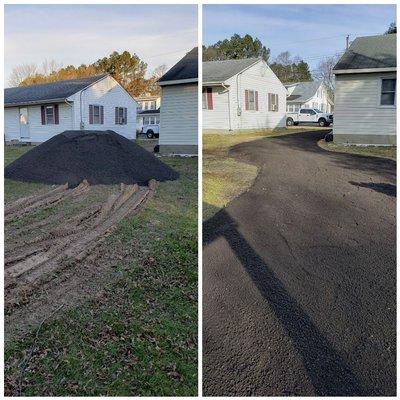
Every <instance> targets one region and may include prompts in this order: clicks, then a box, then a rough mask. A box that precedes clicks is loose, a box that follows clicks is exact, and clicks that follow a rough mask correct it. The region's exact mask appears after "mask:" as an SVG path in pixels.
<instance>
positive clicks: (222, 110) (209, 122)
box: [202, 86, 236, 129]
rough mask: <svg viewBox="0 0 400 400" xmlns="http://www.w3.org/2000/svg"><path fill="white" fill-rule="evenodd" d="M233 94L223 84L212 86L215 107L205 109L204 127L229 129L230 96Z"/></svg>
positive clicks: (203, 114) (203, 113)
mask: <svg viewBox="0 0 400 400" xmlns="http://www.w3.org/2000/svg"><path fill="white" fill-rule="evenodd" d="M231 95H232V94H231V93H228V91H227V90H226V89H225V88H223V87H222V86H218V87H213V88H212V98H213V109H212V110H205V109H203V112H202V119H203V129H229V97H230V96H231ZM235 110H236V108H235Z"/></svg>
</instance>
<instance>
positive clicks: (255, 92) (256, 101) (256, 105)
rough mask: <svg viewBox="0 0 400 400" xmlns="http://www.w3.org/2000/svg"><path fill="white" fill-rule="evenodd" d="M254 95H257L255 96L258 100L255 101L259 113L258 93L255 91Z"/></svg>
mask: <svg viewBox="0 0 400 400" xmlns="http://www.w3.org/2000/svg"><path fill="white" fill-rule="evenodd" d="M254 93H255V95H254V96H255V98H256V99H255V100H256V111H258V91H255V92H254Z"/></svg>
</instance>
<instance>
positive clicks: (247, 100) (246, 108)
mask: <svg viewBox="0 0 400 400" xmlns="http://www.w3.org/2000/svg"><path fill="white" fill-rule="evenodd" d="M244 103H245V110H248V109H249V91H248V90H245V91H244Z"/></svg>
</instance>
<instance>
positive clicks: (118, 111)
mask: <svg viewBox="0 0 400 400" xmlns="http://www.w3.org/2000/svg"><path fill="white" fill-rule="evenodd" d="M127 117H128V110H127V108H126V107H115V125H126V124H127V122H128V121H127V119H128V118H127Z"/></svg>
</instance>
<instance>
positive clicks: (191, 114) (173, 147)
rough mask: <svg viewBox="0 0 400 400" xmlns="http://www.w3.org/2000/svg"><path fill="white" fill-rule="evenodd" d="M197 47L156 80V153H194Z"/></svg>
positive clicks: (196, 141)
mask: <svg viewBox="0 0 400 400" xmlns="http://www.w3.org/2000/svg"><path fill="white" fill-rule="evenodd" d="M198 59H199V58H198V49H197V47H195V48H194V49H192V50H191V51H190V52H189V53H187V54H186V55H185V56H184V57H183V58H182V59H181V60H180V61H179V62H178V63H176V64H175V65H174V66H173V67H172V68H171V69H170V70H169V71H167V72H166V73H165V74H164V75H163V76H162V77H161V78H160V79H159V80H158V84H159V85H160V86H161V104H162V107H161V112H160V138H159V144H160V153H162V154H185V155H194V154H197V153H198V132H197V130H198V94H197V88H198Z"/></svg>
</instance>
